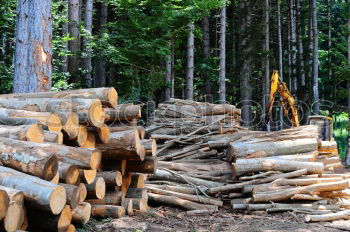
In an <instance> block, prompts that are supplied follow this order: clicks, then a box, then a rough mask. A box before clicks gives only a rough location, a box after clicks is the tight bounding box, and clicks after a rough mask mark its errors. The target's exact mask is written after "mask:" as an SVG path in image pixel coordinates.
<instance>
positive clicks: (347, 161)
mask: <svg viewBox="0 0 350 232" xmlns="http://www.w3.org/2000/svg"><path fill="white" fill-rule="evenodd" d="M347 33H348V68H350V0H348V23H347ZM347 87H348V99H347V100H348V122H349V125H348V148H347V151H346V159H345V164H346V166H347V167H349V166H350V80H348V81H347Z"/></svg>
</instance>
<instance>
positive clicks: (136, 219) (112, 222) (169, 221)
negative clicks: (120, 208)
mask: <svg viewBox="0 0 350 232" xmlns="http://www.w3.org/2000/svg"><path fill="white" fill-rule="evenodd" d="M335 223H336V225H341V226H343V227H347V228H348V230H347V231H350V221H338V222H335ZM334 225H335V224H334V223H333V224H331V223H306V222H305V221H304V216H303V215H302V214H294V213H292V212H284V213H274V214H267V213H265V212H253V213H250V214H244V213H233V212H232V210H231V209H229V208H228V207H227V208H223V209H221V210H220V211H219V212H218V213H215V214H213V215H211V216H193V217H192V216H191V217H190V216H187V215H186V212H184V211H183V210H180V209H175V208H170V207H164V206H161V207H157V208H151V209H150V210H149V211H148V213H147V214H141V215H136V216H133V217H125V218H120V219H108V220H103V221H96V220H93V221H91V222H89V224H87V225H85V226H84V228H80V229H78V231H80V232H92V231H94V232H97V231H103V232H112V231H121V232H141V231H142V232H143V231H145V232H168V231H169V232H170V231H176V232H180V231H181V232H182V231H183V232H185V231H186V232H187V231H188V232H204V231H208V232H222V231H232V232H233V231H237V232H241V231H242V232H280V231H283V232H284V231H286V232H287V231H288V232H309V231H310V232H311V231H312V232H313V231H315V232H316V231H317V232H326V231H327V232H328V231H329V232H338V231H344V229H343V230H339V229H335V228H334ZM345 230H346V229H345Z"/></svg>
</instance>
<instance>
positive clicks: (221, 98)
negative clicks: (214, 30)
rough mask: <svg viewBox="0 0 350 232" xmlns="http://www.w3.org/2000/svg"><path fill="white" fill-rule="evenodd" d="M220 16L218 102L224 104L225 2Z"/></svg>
mask: <svg viewBox="0 0 350 232" xmlns="http://www.w3.org/2000/svg"><path fill="white" fill-rule="evenodd" d="M223 4H224V6H223V7H222V8H221V15H220V72H219V102H220V103H225V102H226V82H225V79H226V0H224V1H223Z"/></svg>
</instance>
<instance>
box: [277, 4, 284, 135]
mask: <svg viewBox="0 0 350 232" xmlns="http://www.w3.org/2000/svg"><path fill="white" fill-rule="evenodd" d="M277 37H278V70H279V76H280V78H281V80H282V81H283V77H284V73H283V44H282V19H281V0H277ZM279 122H280V123H279V124H280V125H279V127H280V129H283V110H282V107H281V106H280V107H279Z"/></svg>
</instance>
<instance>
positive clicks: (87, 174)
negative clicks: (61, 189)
mask: <svg viewBox="0 0 350 232" xmlns="http://www.w3.org/2000/svg"><path fill="white" fill-rule="evenodd" d="M79 173H80V180H81V181H82V182H83V183H85V184H92V183H93V182H94V180H95V179H96V174H97V171H96V170H95V169H79Z"/></svg>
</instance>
